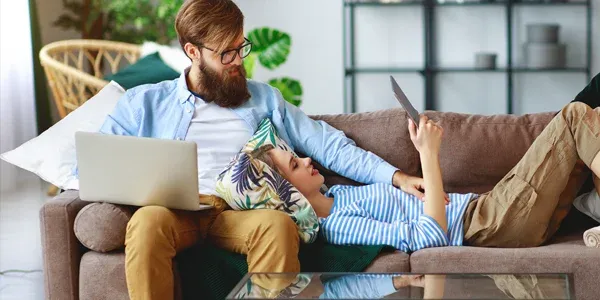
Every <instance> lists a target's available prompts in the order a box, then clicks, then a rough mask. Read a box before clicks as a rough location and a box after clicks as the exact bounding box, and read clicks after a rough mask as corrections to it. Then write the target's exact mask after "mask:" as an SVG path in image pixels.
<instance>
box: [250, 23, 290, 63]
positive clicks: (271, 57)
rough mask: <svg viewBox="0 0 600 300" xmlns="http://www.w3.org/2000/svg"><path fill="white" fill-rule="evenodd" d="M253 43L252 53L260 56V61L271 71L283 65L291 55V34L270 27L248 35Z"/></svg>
mask: <svg viewBox="0 0 600 300" xmlns="http://www.w3.org/2000/svg"><path fill="white" fill-rule="evenodd" d="M248 39H249V40H250V41H252V52H253V53H256V54H257V55H258V61H260V63H261V65H263V66H264V67H265V68H267V69H269V70H274V69H275V68H277V67H278V66H280V65H281V64H283V63H284V62H285V61H286V60H287V57H288V55H289V54H290V46H291V44H292V39H291V38H290V36H289V34H287V33H285V32H281V31H279V30H277V29H272V28H268V27H262V28H257V29H254V30H252V31H250V33H249V34H248Z"/></svg>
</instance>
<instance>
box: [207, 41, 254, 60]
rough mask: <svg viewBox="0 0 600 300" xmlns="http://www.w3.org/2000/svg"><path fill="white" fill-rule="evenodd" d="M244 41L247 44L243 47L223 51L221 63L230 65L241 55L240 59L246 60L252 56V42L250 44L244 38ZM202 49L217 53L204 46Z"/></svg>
mask: <svg viewBox="0 0 600 300" xmlns="http://www.w3.org/2000/svg"><path fill="white" fill-rule="evenodd" d="M244 41H245V43H244V44H243V45H241V46H240V47H239V48H235V49H231V50H226V51H223V52H222V53H221V63H222V64H224V65H228V64H230V63H232V62H233V61H234V60H235V57H236V56H237V55H239V56H240V58H245V57H246V56H248V55H249V54H250V51H252V42H250V41H249V40H248V39H247V38H244ZM200 47H202V48H205V49H207V50H210V51H213V52H214V51H215V50H213V49H210V48H208V47H205V46H202V45H200Z"/></svg>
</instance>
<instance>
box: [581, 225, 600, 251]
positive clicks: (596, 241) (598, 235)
mask: <svg viewBox="0 0 600 300" xmlns="http://www.w3.org/2000/svg"><path fill="white" fill-rule="evenodd" d="M583 240H584V242H585V245H586V246H588V247H592V248H600V226H598V227H594V228H592V229H590V230H588V231H586V232H584V233H583Z"/></svg>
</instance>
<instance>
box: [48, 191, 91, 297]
mask: <svg viewBox="0 0 600 300" xmlns="http://www.w3.org/2000/svg"><path fill="white" fill-rule="evenodd" d="M87 204H89V202H84V201H82V200H81V199H79V192H78V191H75V190H69V191H65V192H63V193H61V194H60V195H58V196H56V197H55V198H54V199H52V200H50V201H48V202H46V203H45V204H44V206H42V208H41V210H40V230H41V236H42V252H43V253H42V255H43V259H44V290H45V294H46V299H61V300H62V299H72V300H75V299H79V263H80V261H81V256H82V255H83V253H84V251H85V249H84V247H83V245H81V243H79V241H78V240H77V238H76V237H75V232H74V231H73V223H74V222H75V217H76V216H77V213H78V212H79V211H80V210H81V209H82V208H83V207H84V206H86V205H87Z"/></svg>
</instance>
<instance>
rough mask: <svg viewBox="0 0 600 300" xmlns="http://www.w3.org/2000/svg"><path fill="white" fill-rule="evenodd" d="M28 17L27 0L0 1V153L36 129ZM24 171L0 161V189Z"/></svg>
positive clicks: (10, 186) (13, 184) (13, 182)
mask: <svg viewBox="0 0 600 300" xmlns="http://www.w3.org/2000/svg"><path fill="white" fill-rule="evenodd" d="M29 20H30V19H29V1H26V0H13V1H5V0H2V1H0V69H1V77H0V122H1V124H0V153H4V152H6V151H8V150H12V149H14V148H16V147H18V146H19V145H21V144H22V143H24V142H26V141H27V140H29V139H31V138H33V137H34V136H35V133H36V121H35V120H36V118H35V102H34V95H35V93H34V82H33V60H32V58H33V57H32V46H31V25H30V21H29ZM36 55H37V54H36ZM24 172H25V171H22V170H20V169H17V168H16V167H14V166H12V165H10V164H8V163H6V162H4V161H0V190H1V191H10V190H14V189H15V188H16V187H17V186H18V184H19V182H20V181H21V180H22V179H24V178H26V176H25V173H24Z"/></svg>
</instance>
